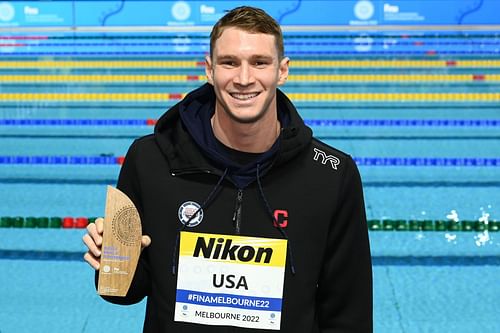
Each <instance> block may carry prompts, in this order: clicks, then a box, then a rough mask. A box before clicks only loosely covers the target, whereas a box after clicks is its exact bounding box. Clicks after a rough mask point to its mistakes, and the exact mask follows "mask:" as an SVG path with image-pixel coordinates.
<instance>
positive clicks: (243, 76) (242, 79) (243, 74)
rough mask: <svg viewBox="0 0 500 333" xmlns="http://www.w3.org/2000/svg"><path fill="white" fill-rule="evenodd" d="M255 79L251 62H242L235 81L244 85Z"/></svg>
mask: <svg viewBox="0 0 500 333" xmlns="http://www.w3.org/2000/svg"><path fill="white" fill-rule="evenodd" d="M254 81H255V78H254V76H253V71H252V68H251V66H250V65H249V64H246V63H242V64H241V66H240V68H239V71H238V73H237V75H236V76H235V80H234V82H235V83H237V84H240V85H242V86H247V85H249V84H252V83H253V82H254Z"/></svg>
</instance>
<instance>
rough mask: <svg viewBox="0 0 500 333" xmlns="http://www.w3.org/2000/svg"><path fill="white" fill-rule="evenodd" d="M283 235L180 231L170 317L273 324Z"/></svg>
mask: <svg viewBox="0 0 500 333" xmlns="http://www.w3.org/2000/svg"><path fill="white" fill-rule="evenodd" d="M286 249H287V241H286V240H285V239H272V238H260V237H244V236H233V235H217V234H204V233H194V232H186V231H183V232H181V237H180V247H179V271H178V275H177V295H176V303H175V316H174V320H175V321H182V322H189V323H197V324H204V325H226V326H238V327H247V328H256V329H268V330H279V329H280V324H281V305H282V300H283V281H284V277H285V263H286Z"/></svg>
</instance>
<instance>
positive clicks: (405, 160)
mask: <svg viewBox="0 0 500 333" xmlns="http://www.w3.org/2000/svg"><path fill="white" fill-rule="evenodd" d="M123 160H124V157H123V156H108V155H105V156H5V155H4V156H1V155H0V164H65V165H68V164H73V165H79V164H86V165H92V164H107V165H115V164H122V163H123ZM354 161H355V162H356V164H357V165H359V166H397V167H499V166H500V157H354Z"/></svg>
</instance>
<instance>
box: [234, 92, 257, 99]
mask: <svg viewBox="0 0 500 333" xmlns="http://www.w3.org/2000/svg"><path fill="white" fill-rule="evenodd" d="M258 94H259V93H252V94H236V93H232V94H231V96H232V97H234V98H236V99H240V100H246V99H250V98H254V97H257V95H258Z"/></svg>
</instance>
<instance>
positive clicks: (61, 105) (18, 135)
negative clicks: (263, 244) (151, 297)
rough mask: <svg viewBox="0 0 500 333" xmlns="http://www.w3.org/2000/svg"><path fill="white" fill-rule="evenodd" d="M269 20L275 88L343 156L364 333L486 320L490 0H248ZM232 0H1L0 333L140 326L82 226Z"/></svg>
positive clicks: (475, 325)
mask: <svg viewBox="0 0 500 333" xmlns="http://www.w3.org/2000/svg"><path fill="white" fill-rule="evenodd" d="M245 4H246V5H251V6H257V7H261V8H263V9H265V10H266V11H267V12H268V13H269V14H271V15H272V16H273V17H274V18H275V19H276V20H278V21H279V23H280V24H281V25H282V28H283V31H284V38H285V53H286V54H287V55H288V56H289V57H290V58H291V63H290V77H289V80H288V82H287V84H286V85H285V86H283V87H282V90H283V91H284V92H285V93H286V94H287V95H288V96H289V97H290V98H291V99H292V100H293V101H294V103H295V104H296V105H297V107H298V110H299V112H300V113H301V115H302V117H303V118H304V119H305V121H306V123H307V124H308V125H309V126H311V127H312V129H313V131H314V134H315V136H316V137H318V138H320V139H322V140H323V141H325V142H327V143H328V144H330V145H332V146H334V147H336V148H339V149H341V150H343V151H345V152H348V153H349V154H351V155H352V156H353V157H354V159H355V161H356V163H357V164H358V166H359V169H360V172H361V175H362V179H363V183H364V192H365V199H366V209H367V217H368V219H369V229H370V230H369V233H370V241H371V246H372V256H373V265H374V320H375V332H500V320H499V316H498V313H499V309H500V300H499V298H500V240H499V238H500V233H499V232H498V229H499V221H498V219H499V216H500V16H499V13H500V1H497V0H455V1H449V0H434V1H412V0H392V1H391V0H387V1H379V0H372V1H354V0H351V1H347V0H345V1H344V0H336V1H313V0H302V1H300V0H298V1H292V0H290V1H247V2H245ZM238 5H241V3H240V2H238V1H147V0H146V1H128V0H122V1H106V0H103V1H0V217H1V220H0V333H19V332H91V331H96V330H98V331H106V332H140V331H141V330H142V322H143V316H144V302H142V303H140V304H137V305H134V306H129V307H120V306H116V305H112V304H108V303H106V302H104V301H102V300H101V299H100V298H99V297H98V296H97V295H96V293H95V289H94V285H93V271H92V270H91V268H90V267H89V266H87V264H86V263H84V262H83V259H82V256H83V252H84V251H85V250H84V246H83V244H82V242H81V237H82V235H83V234H84V232H85V229H84V228H85V227H86V226H87V224H88V223H93V221H94V219H95V217H97V216H102V215H103V214H104V203H105V195H106V185H108V184H109V185H115V184H116V179H117V175H118V172H119V169H120V165H121V163H122V162H123V156H124V155H125V153H126V151H127V148H128V146H129V145H130V144H131V143H132V141H133V140H134V139H135V138H137V137H139V136H142V135H145V134H148V133H151V132H152V130H153V126H154V124H155V122H156V120H157V119H158V118H159V117H160V115H161V114H162V113H164V112H165V111H166V110H167V109H168V108H169V107H170V106H172V105H174V104H175V103H177V102H178V101H179V100H180V99H181V98H182V97H183V96H184V95H185V94H186V93H187V92H189V91H190V90H192V89H194V88H196V87H198V86H200V85H201V84H203V83H204V82H205V76H204V56H205V54H206V53H207V52H208V51H209V40H208V35H209V33H210V30H211V26H212V25H213V24H214V23H215V22H216V21H217V19H218V18H220V17H221V16H222V15H223V14H224V12H225V11H226V10H228V9H231V8H234V7H236V6H238Z"/></svg>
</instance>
